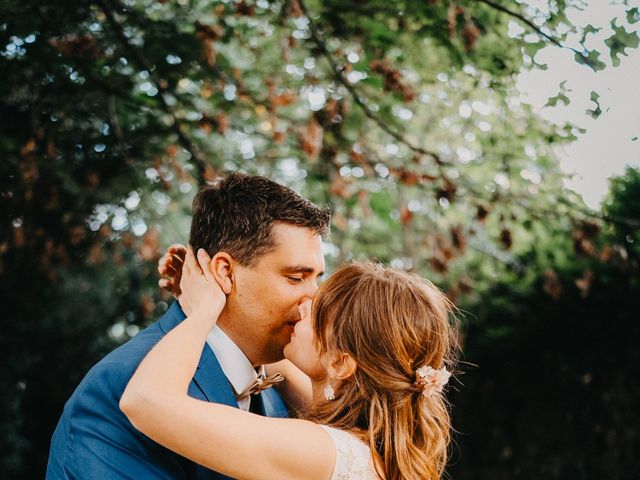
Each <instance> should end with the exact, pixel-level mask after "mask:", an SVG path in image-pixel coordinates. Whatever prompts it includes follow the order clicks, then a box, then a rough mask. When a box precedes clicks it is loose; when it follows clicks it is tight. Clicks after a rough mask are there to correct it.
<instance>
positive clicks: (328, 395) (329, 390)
mask: <svg viewBox="0 0 640 480" xmlns="http://www.w3.org/2000/svg"><path fill="white" fill-rule="evenodd" d="M335 394H336V392H334V391H333V387H332V386H331V385H327V386H326V387H324V398H325V399H327V400H335V399H336V395H335Z"/></svg>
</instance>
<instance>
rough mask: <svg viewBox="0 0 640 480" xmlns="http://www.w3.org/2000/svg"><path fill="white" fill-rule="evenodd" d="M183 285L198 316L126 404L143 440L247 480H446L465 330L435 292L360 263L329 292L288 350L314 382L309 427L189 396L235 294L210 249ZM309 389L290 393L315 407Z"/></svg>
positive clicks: (174, 334) (168, 340) (191, 263)
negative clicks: (452, 394)
mask: <svg viewBox="0 0 640 480" xmlns="http://www.w3.org/2000/svg"><path fill="white" fill-rule="evenodd" d="M180 286H181V288H182V297H181V302H183V301H184V302H188V304H189V305H190V308H191V312H192V313H191V314H190V315H189V316H188V318H187V319H186V320H184V321H183V322H182V323H181V324H180V325H179V326H177V327H176V328H175V329H174V330H172V331H171V332H170V333H169V334H168V335H166V336H165V337H164V338H163V339H162V340H161V341H160V342H159V343H158V344H157V345H156V346H155V347H154V348H153V349H152V350H151V351H150V352H149V354H148V355H147V357H146V358H145V359H144V361H143V362H142V363H141V364H140V366H139V368H138V370H137V371H136V373H135V375H134V376H133V377H132V378H131V381H130V382H129V385H128V386H127V389H126V390H125V392H124V394H123V396H122V399H121V401H120V406H121V409H122V410H123V412H124V413H125V414H126V415H127V417H128V418H129V419H130V420H131V422H132V423H133V425H134V426H136V428H138V429H139V430H141V431H142V432H143V433H144V434H146V435H148V436H149V437H151V438H152V439H153V440H155V441H156V442H158V443H160V444H162V445H164V446H165V447H167V448H169V449H171V450H174V451H176V452H177V453H179V454H180V455H183V456H185V457H188V458H190V459H192V460H193V461H195V462H197V463H200V464H202V465H205V466H206V467H208V468H211V469H213V470H216V471H218V472H221V473H224V474H226V475H228V476H231V477H234V478H240V479H253V478H255V479H268V478H273V479H288V478H291V479H300V478H305V479H323V480H326V479H375V478H385V479H387V480H392V479H393V480H395V479H439V478H440V477H441V475H442V472H443V470H444V466H445V463H446V458H447V447H448V443H449V438H450V434H449V430H450V421H449V415H448V411H447V404H446V400H445V398H444V396H443V394H442V388H443V386H444V384H445V383H446V382H447V380H448V378H449V372H448V370H447V366H449V368H451V367H452V363H453V360H454V359H453V352H454V342H453V335H454V328H453V327H452V325H451V323H450V317H451V313H452V309H453V307H452V305H451V303H450V302H449V301H448V300H447V299H446V297H445V296H444V295H443V294H442V293H441V292H440V291H439V290H438V289H437V288H436V287H434V286H433V285H432V284H430V283H428V282H426V281H425V280H422V279H420V278H419V277H417V276H415V275H411V274H408V273H404V272H400V271H396V270H393V269H390V268H384V267H382V266H380V265H375V264H371V263H354V264H349V265H345V266H342V267H340V268H339V269H338V270H337V271H336V272H335V273H334V274H333V275H332V276H331V277H330V278H329V279H327V280H326V281H325V282H324V283H323V284H322V285H321V286H320V288H319V290H318V294H317V297H316V298H315V300H314V302H313V306H312V309H311V314H310V315H308V314H306V313H305V312H304V311H303V310H302V309H301V314H302V317H303V319H302V320H301V321H300V322H298V323H297V324H296V327H295V332H294V334H293V335H292V337H291V342H290V343H289V344H288V345H287V346H286V347H285V352H284V353H285V356H286V357H287V359H289V360H290V361H291V362H293V364H295V365H296V366H297V367H298V368H299V369H300V370H301V371H302V372H303V373H304V374H306V376H308V378H309V379H310V380H311V386H312V395H311V397H312V399H313V400H312V402H311V404H310V405H308V407H307V409H306V410H305V411H304V413H303V415H302V417H303V419H273V418H265V417H261V416H258V415H254V414H251V413H248V412H244V411H242V410H239V409H234V408H231V407H227V406H224V405H217V404H211V403H206V402H202V401H198V400H195V399H193V398H191V397H189V396H188V395H187V386H188V384H189V381H190V379H191V378H192V376H193V373H194V371H195V369H196V366H197V363H198V359H199V356H200V352H201V349H202V346H203V344H204V342H205V339H206V337H207V334H208V333H209V331H210V330H211V328H212V327H213V326H214V325H215V323H216V320H217V317H218V315H219V313H220V311H221V310H222V308H223V306H224V304H225V295H224V293H223V292H222V290H221V288H220V287H219V286H218V284H217V283H216V281H215V278H214V277H213V275H212V273H211V271H210V268H209V261H208V256H207V254H206V253H205V252H203V251H200V252H198V259H197V260H196V258H195V257H194V256H193V254H192V253H191V252H189V253H188V254H187V257H186V259H185V262H184V267H183V272H182V280H181V282H180ZM285 376H286V373H285ZM285 383H286V382H285ZM304 385H305V383H304V381H303V380H300V379H299V376H298V377H293V378H290V382H289V385H288V388H287V389H286V391H285V392H284V393H285V394H288V395H290V396H295V397H296V399H297V400H299V399H300V398H303V399H304V398H307V396H308V395H306V394H305V391H304V389H305V386H304Z"/></svg>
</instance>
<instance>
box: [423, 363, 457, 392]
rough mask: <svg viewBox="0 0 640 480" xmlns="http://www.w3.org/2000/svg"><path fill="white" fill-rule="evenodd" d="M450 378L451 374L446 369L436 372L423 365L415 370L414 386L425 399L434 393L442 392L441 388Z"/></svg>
mask: <svg viewBox="0 0 640 480" xmlns="http://www.w3.org/2000/svg"><path fill="white" fill-rule="evenodd" d="M450 376H451V372H449V371H448V370H447V368H446V367H442V368H441V369H440V370H436V369H435V368H433V367H430V366H429V365H425V366H424V367H420V368H419V369H418V370H416V381H415V382H414V386H415V387H416V388H418V389H420V390H422V395H424V396H425V397H427V398H428V397H432V396H433V395H435V394H436V393H440V392H442V388H443V387H444V386H445V385H446V384H447V382H448V381H449V377H450Z"/></svg>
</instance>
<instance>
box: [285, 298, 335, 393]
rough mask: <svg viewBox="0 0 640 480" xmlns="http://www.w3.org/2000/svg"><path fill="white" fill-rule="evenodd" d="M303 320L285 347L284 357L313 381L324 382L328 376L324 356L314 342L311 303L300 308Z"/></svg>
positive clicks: (297, 324)
mask: <svg viewBox="0 0 640 480" xmlns="http://www.w3.org/2000/svg"><path fill="white" fill-rule="evenodd" d="M300 317H301V320H300V321H299V322H298V323H296V325H295V328H294V330H293V334H292V335H291V341H290V342H289V343H288V344H287V345H286V346H285V347H284V356H285V358H286V359H287V360H289V361H290V362H292V363H293V364H294V365H295V366H296V367H298V368H299V369H300V370H302V371H303V372H304V373H305V374H307V375H308V376H309V378H311V380H316V381H322V380H323V379H324V378H325V377H326V376H327V369H326V367H325V366H324V364H323V358H322V357H323V356H322V355H321V354H320V350H319V347H318V345H317V343H316V342H315V341H314V339H315V335H314V332H313V327H312V325H311V301H308V302H305V303H303V304H302V305H301V306H300Z"/></svg>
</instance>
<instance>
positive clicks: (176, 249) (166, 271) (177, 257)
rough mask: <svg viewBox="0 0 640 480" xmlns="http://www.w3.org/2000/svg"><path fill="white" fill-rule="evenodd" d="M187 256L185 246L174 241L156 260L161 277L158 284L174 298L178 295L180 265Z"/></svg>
mask: <svg viewBox="0 0 640 480" xmlns="http://www.w3.org/2000/svg"><path fill="white" fill-rule="evenodd" d="M186 256H187V247H185V246H184V245H182V244H180V243H174V244H173V245H170V246H169V248H167V251H166V253H165V254H164V255H163V256H162V258H160V260H158V273H159V274H160V276H161V277H162V278H160V280H158V285H159V286H160V288H162V289H163V290H166V291H167V292H169V293H170V294H171V295H173V296H174V297H175V298H178V297H179V296H180V293H181V292H180V280H181V279H182V265H183V264H184V259H185V257H186Z"/></svg>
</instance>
